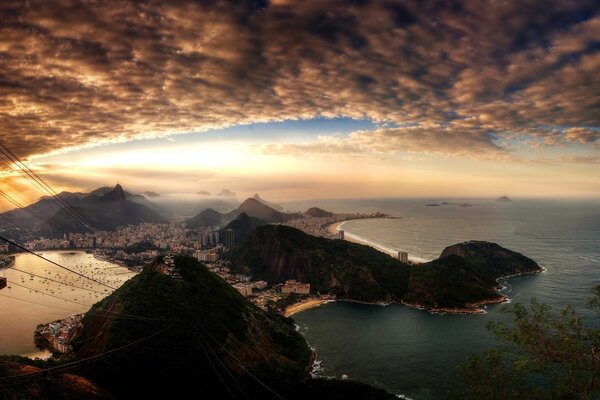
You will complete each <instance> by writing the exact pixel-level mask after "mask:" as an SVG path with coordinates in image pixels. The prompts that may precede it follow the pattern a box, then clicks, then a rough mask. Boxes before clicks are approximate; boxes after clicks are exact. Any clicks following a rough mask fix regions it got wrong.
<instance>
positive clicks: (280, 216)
mask: <svg viewBox="0 0 600 400" xmlns="http://www.w3.org/2000/svg"><path fill="white" fill-rule="evenodd" d="M242 213H244V214H246V215H248V216H250V217H254V218H257V219H260V220H263V221H264V222H266V223H269V224H272V223H280V222H285V221H288V220H290V219H293V218H298V217H299V214H289V213H283V212H280V211H277V210H275V209H274V208H272V207H270V206H268V205H267V204H266V203H265V201H264V200H262V199H261V200H257V199H255V198H253V197H250V198H248V199H246V200H244V202H243V203H242V204H240V206H239V207H238V208H236V209H235V210H233V211H230V212H228V213H219V212H217V211H215V210H212V209H206V210H203V211H201V212H200V213H198V214H196V215H195V216H194V217H192V218H190V219H188V220H186V221H184V224H185V226H186V227H188V228H203V227H209V226H215V225H219V224H225V223H229V222H231V221H233V220H234V219H236V218H237V217H238V216H239V215H240V214H242ZM219 220H220V222H219ZM214 222H219V223H218V224H215V223H214Z"/></svg>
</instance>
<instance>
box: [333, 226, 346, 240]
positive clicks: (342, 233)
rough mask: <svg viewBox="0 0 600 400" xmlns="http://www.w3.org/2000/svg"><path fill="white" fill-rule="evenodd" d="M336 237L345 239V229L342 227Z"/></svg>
mask: <svg viewBox="0 0 600 400" xmlns="http://www.w3.org/2000/svg"><path fill="white" fill-rule="evenodd" d="M335 238H336V239H341V240H344V231H343V230H341V229H340V230H339V231H338V232H337V235H336V236H335Z"/></svg>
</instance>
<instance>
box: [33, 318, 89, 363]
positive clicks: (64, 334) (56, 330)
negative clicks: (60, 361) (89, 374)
mask: <svg viewBox="0 0 600 400" xmlns="http://www.w3.org/2000/svg"><path fill="white" fill-rule="evenodd" d="M83 316H84V314H75V315H71V316H70V317H67V318H65V319H61V320H58V321H54V322H50V323H48V324H41V325H38V326H37V328H36V330H35V333H34V336H33V338H34V341H35V344H36V346H37V347H39V348H40V349H48V350H50V351H51V352H53V353H62V354H68V353H70V352H72V351H73V347H72V346H71V344H70V343H71V340H72V339H73V338H74V337H75V335H76V334H77V333H78V332H79V330H80V329H81V328H82V327H83V325H82V324H81V320H82V319H83Z"/></svg>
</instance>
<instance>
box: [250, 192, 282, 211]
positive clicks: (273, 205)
mask: <svg viewBox="0 0 600 400" xmlns="http://www.w3.org/2000/svg"><path fill="white" fill-rule="evenodd" d="M252 198H253V199H254V200H258V201H260V202H261V203H263V204H265V205H267V206H269V207H271V208H272V209H273V210H276V211H283V207H281V206H280V205H279V204H275V203H271V202H270V201H267V200H265V199H263V198H262V197H260V195H259V194H258V193H254V196H252Z"/></svg>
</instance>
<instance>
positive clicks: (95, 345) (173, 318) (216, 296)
mask: <svg viewBox="0 0 600 400" xmlns="http://www.w3.org/2000/svg"><path fill="white" fill-rule="evenodd" d="M174 267H175V270H176V271H177V272H178V273H179V274H180V277H179V278H175V277H172V276H169V275H167V274H165V270H166V269H165V265H164V264H163V261H162V260H157V261H156V262H154V263H153V264H152V265H150V266H148V267H146V268H145V269H144V271H143V272H142V273H141V274H139V275H137V276H135V277H133V278H131V279H130V280H129V281H127V282H126V283H125V284H124V285H123V286H122V287H121V288H119V289H117V290H116V291H115V292H114V293H112V294H111V295H110V296H108V297H107V298H105V299H104V300H102V301H101V302H99V303H97V304H96V305H94V306H93V307H92V309H91V310H90V312H88V313H87V315H86V316H85V317H84V319H83V328H82V330H81V333H80V334H79V335H78V336H77V337H76V339H75V341H74V343H73V345H74V348H75V356H76V357H80V358H85V357H93V356H96V355H99V354H102V353H104V352H106V351H110V350H111V349H113V350H114V349H122V348H123V346H128V345H131V344H132V343H134V344H135V345H131V347H128V348H126V349H125V350H122V351H121V350H116V352H115V353H114V354H113V355H111V356H109V357H101V358H99V359H98V360H96V361H95V362H94V363H89V364H87V365H84V366H82V367H81V369H80V371H81V372H80V373H81V375H82V376H84V377H86V378H87V379H90V380H92V381H93V382H95V383H96V384H98V385H100V386H101V387H103V388H104V389H106V390H108V391H109V392H110V393H112V394H113V395H115V396H116V397H118V398H158V397H164V398H206V396H207V394H208V398H230V397H234V398H242V397H246V398H252V399H254V398H257V399H258V398H262V399H274V398H281V397H283V398H286V399H303V398H317V399H325V398H336V399H337V398H340V399H341V398H351V397H352V396H351V394H356V395H358V396H359V397H361V398H370V399H390V400H391V399H393V398H394V397H393V396H391V395H389V394H387V393H386V392H384V391H382V390H379V389H375V388H373V387H370V386H368V385H363V384H358V383H353V382H347V381H336V380H319V379H312V378H311V377H310V374H309V373H308V371H309V368H310V366H311V364H312V360H313V358H312V354H311V350H310V348H309V347H308V345H307V343H306V341H305V340H304V338H303V336H302V335H300V334H299V333H298V332H297V331H296V329H295V327H294V323H293V321H292V320H291V319H288V318H284V317H282V316H279V315H277V314H269V313H266V312H264V311H262V310H261V309H259V308H257V307H256V306H254V305H253V304H252V303H250V302H249V301H248V300H246V299H245V298H244V297H242V296H241V295H240V294H239V293H238V292H237V291H236V290H235V289H233V288H232V287H231V286H230V285H228V284H227V283H226V282H225V281H223V280H222V279H220V278H219V277H217V276H216V275H215V274H213V273H211V272H210V271H208V269H206V267H205V266H203V265H202V264H200V263H199V262H197V261H196V260H195V259H193V258H189V257H175V259H174ZM101 310H109V311H108V312H104V311H101ZM124 316H128V317H124ZM151 335H154V336H151ZM149 336H150V338H149V339H147V340H146V341H143V338H148V337H149ZM76 359H77V358H76ZM232 393H233V394H234V395H233V396H232ZM242 393H244V396H242Z"/></svg>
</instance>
